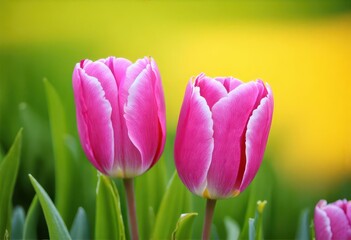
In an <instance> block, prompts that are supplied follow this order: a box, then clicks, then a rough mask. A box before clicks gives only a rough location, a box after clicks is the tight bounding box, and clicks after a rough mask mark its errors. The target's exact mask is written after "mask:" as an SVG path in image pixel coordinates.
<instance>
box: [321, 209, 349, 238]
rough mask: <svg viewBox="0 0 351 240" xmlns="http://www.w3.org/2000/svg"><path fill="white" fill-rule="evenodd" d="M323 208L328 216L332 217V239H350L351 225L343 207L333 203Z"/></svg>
mask: <svg viewBox="0 0 351 240" xmlns="http://www.w3.org/2000/svg"><path fill="white" fill-rule="evenodd" d="M323 210H324V211H325V212H326V213H327V215H328V218H329V219H330V227H331V232H332V239H333V240H338V239H349V238H348V237H351V236H350V225H349V222H348V219H347V217H346V215H345V212H344V211H343V210H342V209H341V208H339V207H337V206H335V205H331V204H329V205H327V206H325V207H324V208H323Z"/></svg>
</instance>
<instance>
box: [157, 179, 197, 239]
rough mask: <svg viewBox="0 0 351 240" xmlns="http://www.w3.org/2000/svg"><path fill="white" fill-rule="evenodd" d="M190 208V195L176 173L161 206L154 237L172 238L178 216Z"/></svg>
mask: <svg viewBox="0 0 351 240" xmlns="http://www.w3.org/2000/svg"><path fill="white" fill-rule="evenodd" d="M189 208H190V196H189V192H188V191H187V189H186V188H185V187H184V185H183V183H182V182H181V181H180V179H179V177H178V175H177V174H176V173H174V174H173V177H172V178H171V180H170V182H169V184H168V186H167V189H166V193H165V195H164V196H163V199H162V202H161V205H160V208H159V210H158V212H157V215H156V222H155V227H154V231H153V234H152V239H170V238H171V237H172V232H173V230H174V228H175V226H176V224H177V221H178V216H179V215H181V214H182V213H183V212H187V211H188V209H189Z"/></svg>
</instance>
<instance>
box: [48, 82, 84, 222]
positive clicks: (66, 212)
mask: <svg viewBox="0 0 351 240" xmlns="http://www.w3.org/2000/svg"><path fill="white" fill-rule="evenodd" d="M44 85H45V89H46V95H47V99H48V110H49V118H50V127H51V136H52V144H53V150H54V157H55V184H56V185H55V189H56V194H55V203H56V206H57V209H58V210H59V212H60V213H61V215H62V218H63V219H64V220H65V221H66V222H67V223H68V224H70V223H71V222H72V220H73V217H74V212H75V211H76V209H77V207H78V206H77V204H76V201H75V200H76V198H75V197H74V196H76V194H77V192H76V191H77V189H79V188H75V184H74V183H75V182H76V180H75V179H74V176H75V172H74V164H73V163H74V161H73V159H72V156H71V154H70V151H69V149H68V148H67V145H66V136H67V130H66V117H65V111H64V108H63V106H62V103H61V99H60V97H59V95H58V94H57V92H56V90H55V89H54V87H53V86H52V85H51V84H50V82H49V81H48V80H46V79H44Z"/></svg>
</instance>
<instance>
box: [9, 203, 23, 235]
mask: <svg viewBox="0 0 351 240" xmlns="http://www.w3.org/2000/svg"><path fill="white" fill-rule="evenodd" d="M25 218H26V216H25V213H24V209H23V208H22V207H21V206H17V207H15V209H14V210H13V213H12V227H11V239H22V237H23V227H24V221H25Z"/></svg>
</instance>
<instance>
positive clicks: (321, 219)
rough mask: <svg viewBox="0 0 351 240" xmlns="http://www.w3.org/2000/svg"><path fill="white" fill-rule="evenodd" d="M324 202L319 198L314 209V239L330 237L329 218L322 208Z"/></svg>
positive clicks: (324, 239)
mask: <svg viewBox="0 0 351 240" xmlns="http://www.w3.org/2000/svg"><path fill="white" fill-rule="evenodd" d="M326 204H327V203H326V201H325V200H321V201H319V203H318V204H317V206H316V208H315V209H314V228H315V235H316V239H318V240H319V239H323V240H330V239H332V232H331V227H330V219H329V217H328V215H327V213H326V212H325V211H324V210H323V209H322V208H323V207H324V206H325V205H326Z"/></svg>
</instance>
